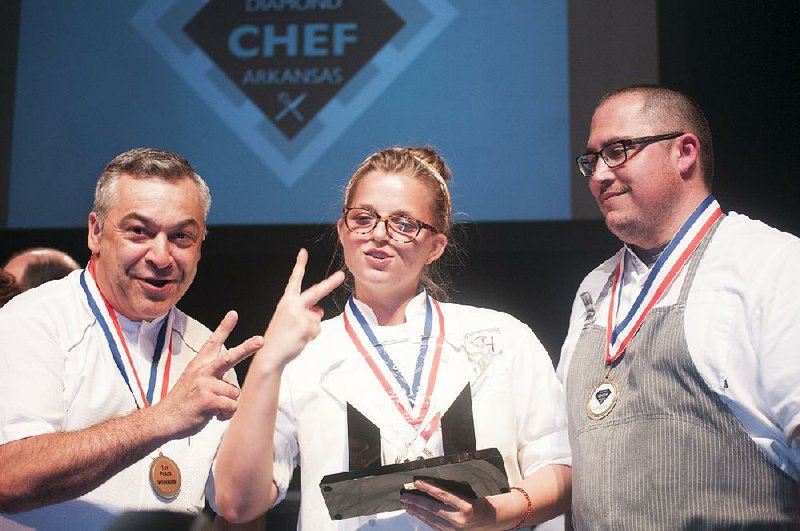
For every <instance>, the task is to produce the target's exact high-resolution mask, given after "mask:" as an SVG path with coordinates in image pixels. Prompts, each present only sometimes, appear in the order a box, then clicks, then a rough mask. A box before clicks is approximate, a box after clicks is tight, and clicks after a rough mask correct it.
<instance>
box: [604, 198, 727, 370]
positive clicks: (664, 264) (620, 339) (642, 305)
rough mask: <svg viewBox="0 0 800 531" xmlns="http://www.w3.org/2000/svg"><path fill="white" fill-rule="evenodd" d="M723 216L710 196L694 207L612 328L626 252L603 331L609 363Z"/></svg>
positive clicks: (616, 275) (618, 270) (618, 269)
mask: <svg viewBox="0 0 800 531" xmlns="http://www.w3.org/2000/svg"><path fill="white" fill-rule="evenodd" d="M722 215H723V214H722V209H721V208H720V206H719V203H717V200H716V199H714V196H713V195H709V196H708V197H706V198H705V199H704V200H703V202H701V203H700V204H699V205H698V206H697V208H696V209H695V210H694V212H693V213H692V215H691V216H689V218H688V219H687V220H686V221H685V222H684V223H683V225H682V226H681V228H680V230H678V233H677V234H676V235H675V238H673V239H672V241H671V242H670V243H669V245H668V246H667V248H666V249H664V252H663V253H661V256H660V257H659V258H658V260H657V261H656V263H655V264H654V265H653V268H652V269H651V270H650V272H649V273H648V275H647V279H646V280H645V283H644V285H642V287H641V289H640V290H639V294H638V296H637V297H636V300H635V301H634V303H633V306H631V308H630V310H628V313H627V315H625V317H624V319H623V320H622V321H621V322H620V323H619V324H617V325H616V326H613V325H614V321H615V314H616V311H615V309H616V306H615V301H616V304H617V305H618V304H619V301H618V300H617V298H618V297H617V290H618V289H620V287H619V284H620V280H621V279H622V274H623V270H624V267H625V253H622V256H621V257H620V260H619V264H617V267H616V270H615V272H614V281H613V284H612V286H611V299H610V302H609V308H608V327H607V332H606V339H607V341H606V362H608V363H611V362H613V361H614V360H616V359H617V358H618V357H619V356H620V355H621V354H622V352H623V351H624V350H625V347H627V346H628V343H629V342H630V340H631V339H633V336H634V335H635V334H636V332H637V331H638V330H639V327H640V326H641V325H642V323H643V322H644V318H645V317H646V316H647V314H648V313H649V312H650V310H651V309H652V308H653V306H655V304H656V303H657V302H658V300H659V299H660V298H661V296H662V295H663V294H664V292H666V290H667V288H668V287H669V285H670V284H671V283H672V281H673V280H674V279H675V277H676V276H677V274H678V272H679V271H680V270H681V268H682V267H683V266H684V264H685V263H686V262H687V261H688V260H689V257H690V256H692V253H693V252H694V250H695V249H696V248H697V246H698V245H700V242H701V241H703V238H704V237H705V235H706V234H708V231H709V230H711V227H713V226H714V223H716V221H717V220H718V219H719V218H720V217H722Z"/></svg>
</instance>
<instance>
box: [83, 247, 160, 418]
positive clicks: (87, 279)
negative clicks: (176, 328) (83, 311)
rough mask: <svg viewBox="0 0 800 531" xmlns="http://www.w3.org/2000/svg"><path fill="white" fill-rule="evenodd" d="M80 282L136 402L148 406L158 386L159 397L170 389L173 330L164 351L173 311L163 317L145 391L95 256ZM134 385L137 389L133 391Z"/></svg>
mask: <svg viewBox="0 0 800 531" xmlns="http://www.w3.org/2000/svg"><path fill="white" fill-rule="evenodd" d="M87 271H88V272H89V274H88V275H87V274H86V272H87ZM80 282H81V287H82V288H83V292H84V294H85V295H86V300H87V301H88V303H89V307H90V308H91V310H92V313H93V314H94V316H95V318H96V319H97V322H98V323H99V324H100V328H101V329H102V330H103V334H104V335H105V337H106V341H107V342H108V346H109V349H110V350H111V355H112V357H113V358H114V363H115V364H116V366H117V369H118V370H119V373H120V375H121V376H122V379H123V380H125V384H126V385H127V386H128V389H129V390H130V392H131V395H132V396H133V399H134V400H135V401H136V406H137V407H139V408H145V407H148V406H150V405H151V404H153V403H154V402H153V396H154V395H155V390H156V389H159V390H160V391H159V394H160V396H159V400H160V399H162V398H164V397H165V396H166V395H167V393H168V392H169V374H170V368H171V365H172V333H170V334H169V344H168V346H167V348H166V351H167V353H166V356H165V355H163V352H164V346H165V345H164V344H165V343H166V341H165V339H166V334H167V331H170V332H171V331H172V322H173V320H174V317H173V312H172V311H171V310H170V312H169V315H167V317H166V318H165V319H164V324H163V325H162V326H161V329H160V330H159V332H158V337H157V338H156V345H155V349H154V352H153V360H152V362H151V365H150V375H149V380H148V385H147V391H145V390H144V388H143V387H142V381H141V379H140V378H139V374H138V372H137V371H136V366H135V365H134V364H133V358H132V357H131V353H130V351H129V350H128V344H127V342H126V341H125V335H124V334H123V333H122V328H121V327H120V325H119V320H118V319H117V314H116V312H115V311H114V308H112V307H111V304H109V302H108V301H107V300H106V298H105V297H104V296H103V294H102V293H101V292H100V287H99V286H98V285H97V279H96V278H95V272H94V261H93V260H90V261H89V265H88V266H87V267H86V269H84V270H83V272H82V273H81V277H80ZM134 386H135V387H136V390H137V391H138V393H137V392H134Z"/></svg>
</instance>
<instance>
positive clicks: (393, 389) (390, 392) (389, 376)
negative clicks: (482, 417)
mask: <svg viewBox="0 0 800 531" xmlns="http://www.w3.org/2000/svg"><path fill="white" fill-rule="evenodd" d="M426 305H428V306H427V310H428V312H430V310H431V307H432V308H433V309H435V310H436V316H437V320H438V328H439V330H438V335H437V337H436V346H435V348H434V352H433V359H432V360H431V363H430V370H429V373H428V378H427V385H426V387H425V393H424V394H423V396H422V400H421V401H420V400H416V398H417V397H416V395H417V389H418V387H419V385H420V382H421V380H422V377H421V373H422V369H423V367H424V365H425V363H424V362H425V353H426V351H427V350H428V335H429V334H430V330H431V329H432V325H431V323H430V313H428V316H427V317H426V327H425V328H426V333H425V334H424V335H423V337H422V342H421V345H420V357H419V358H418V360H417V370H416V371H415V378H414V380H415V382H414V389H413V390H411V389H408V385H407V384H406V385H405V387H403V386H402V385H401V384H400V382H401V378H402V376H400V378H398V377H397V376H398V373H397V370H396V368H395V367H394V364H393V362H392V361H391V358H388V356H386V355H385V351H384V352H381V351H382V350H383V349H382V346H381V345H380V343H379V342H378V341H377V339H376V338H375V336H374V333H372V330H371V329H370V327H369V324H368V323H367V322H366V320H365V319H364V318H363V316H362V315H361V312H359V311H358V308H357V307H356V305H355V303H354V302H353V301H352V299H351V301H350V304H348V305H347V306H346V307H345V311H344V313H343V318H344V327H345V330H346V331H347V334H348V335H349V336H350V339H351V340H352V342H353V345H355V347H356V350H358V352H359V353H360V354H361V356H362V357H363V358H364V361H366V363H367V365H368V366H369V368H370V369H371V370H372V373H373V374H374V375H375V378H376V379H377V380H378V382H379V383H380V385H381V387H383V390H384V391H385V392H386V395H387V396H388V397H389V399H390V400H391V401H392V402H393V403H394V405H395V407H396V408H397V410H398V411H399V412H400V414H401V415H402V416H403V418H404V419H405V420H406V422H407V423H408V424H409V425H411V426H412V427H415V429H418V426H419V425H420V424H422V421H423V420H425V416H426V415H427V413H428V409H429V408H430V404H431V395H432V394H433V390H434V388H435V386H436V376H437V374H438V370H439V362H440V361H441V357H442V346H443V344H444V316H443V315H442V309H441V307H440V306H439V303H438V302H437V301H436V300H435V299H433V298H431V297H429V296H427V295H426ZM350 314H352V316H350ZM351 318H352V319H354V320H355V321H356V322H358V323H359V324H360V331H357V330H356V329H355V328H354V327H353V326H352V324H351ZM359 332H360V333H359ZM360 335H361V336H363V339H364V340H362V338H361V337H359V336H360ZM365 344H367V345H370V346H371V347H372V349H368V348H366V347H365ZM373 350H374V351H375V353H374V354H373V352H372V351H373ZM387 358H388V361H387ZM392 382H395V385H393V384H392ZM402 382H405V380H404V379H402ZM397 387H400V389H399V391H401V392H400V393H399V392H398V389H397ZM407 390H408V391H409V392H411V393H412V394H413V395H414V396H413V397H412V396H409V395H408V394H407V392H406V391H407ZM400 394H402V395H403V396H405V397H406V398H407V401H408V403H409V406H411V407H410V410H409V408H406V406H405V404H404V403H403V401H402V400H401V399H400ZM413 411H418V413H417V414H416V415H412V412H413ZM439 418H440V415H438V414H437V415H436V417H435V418H434V419H433V420H432V421H431V422H430V423H429V424H428V426H427V427H426V428H425V430H424V431H423V432H422V436H423V438H424V439H425V440H427V439H429V438H430V436H431V435H432V434H433V433H434V432H435V431H436V429H438V425H439V422H438V421H439Z"/></svg>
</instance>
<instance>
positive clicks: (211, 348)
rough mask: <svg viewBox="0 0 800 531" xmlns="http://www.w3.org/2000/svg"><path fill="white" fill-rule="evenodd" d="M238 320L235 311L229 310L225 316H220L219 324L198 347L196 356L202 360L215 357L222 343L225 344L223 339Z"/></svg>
mask: <svg viewBox="0 0 800 531" xmlns="http://www.w3.org/2000/svg"><path fill="white" fill-rule="evenodd" d="M238 320H239V314H237V313H236V312H235V311H233V310H231V311H229V312H228V313H226V314H225V317H223V318H222V321H220V323H219V326H217V329H216V330H214V331H213V332H212V333H211V335H210V336H208V339H206V342H205V344H204V345H203V347H202V348H201V349H200V354H198V356H197V357H198V358H199V359H200V360H202V361H204V362H208V361H210V360H212V359H214V358H216V357H217V355H218V354H219V351H220V349H222V345H224V344H225V341H226V340H227V339H228V336H229V335H230V334H231V331H232V330H233V328H234V327H235V326H236V322H237V321H238Z"/></svg>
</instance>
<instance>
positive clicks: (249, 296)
mask: <svg viewBox="0 0 800 531" xmlns="http://www.w3.org/2000/svg"><path fill="white" fill-rule="evenodd" d="M598 4H601V5H598V6H595V7H594V8H595V9H597V10H598V13H597V17H594V15H593V16H592V17H587V16H586V14H585V13H580V12H576V11H574V10H573V8H574V5H575V4H574V3H571V4H570V6H571V7H570V9H571V11H570V31H571V32H573V31H581V32H615V31H626V28H619V27H615V26H613V24H608V20H607V18H603V17H604V16H606V17H608V16H610V15H613V12H610V11H612V10H613V9H616V8H619V7H620V6H617V5H616V4H617V3H616V2H600V3H598ZM621 4H624V3H621ZM623 7H624V6H623ZM656 9H657V20H658V23H657V29H658V38H657V42H658V64H659V79H658V80H659V81H660V82H661V83H663V84H665V85H668V86H672V87H675V88H679V89H682V90H685V91H687V92H688V93H690V94H691V95H693V96H694V97H695V98H696V99H697V100H698V102H699V103H700V105H701V106H702V107H703V109H704V110H705V112H706V115H707V118H708V120H709V122H710V125H711V129H712V132H713V135H714V145H715V148H716V161H717V164H716V178H715V195H716V196H717V199H718V200H719V201H720V204H721V205H722V207H723V209H724V210H725V211H729V210H735V211H737V212H741V213H744V214H747V215H749V216H750V217H753V218H757V219H761V220H763V221H765V222H767V223H768V224H770V225H773V226H775V227H777V228H779V229H781V230H785V231H789V232H792V233H794V234H800V212H798V204H797V203H798V199H800V194H798V192H799V191H800V187H799V186H798V183H797V180H798V176H797V166H798V164H797V161H798V159H800V155H798V153H797V150H798V133H797V128H798V123H799V122H800V120H799V119H800V112H798V110H800V109H799V107H800V104H798V97H799V96H798V93H800V90H799V89H800V83H799V82H798V81H800V44H798V43H799V42H800V29H798V28H800V24H798V20H800V2H797V1H796V0H787V1H770V2H760V3H754V2H744V1H699V0H669V1H660V2H656ZM15 17H16V18H15ZM17 20H18V5H17V3H16V2H5V3H4V7H2V8H0V66H2V69H3V70H2V71H3V72H4V73H5V75H3V76H2V79H0V91H2V92H0V94H2V101H0V113H2V114H3V115H5V116H6V117H7V116H10V115H11V110H12V109H13V90H12V89H13V87H14V84H13V80H14V75H13V74H14V70H15V47H16V31H17V29H16V21H17ZM588 36H589V38H591V35H588ZM571 42H572V35H571ZM593 54H594V55H592V56H587V55H580V54H578V53H577V52H576V53H573V52H572V51H571V54H570V60H571V65H570V73H571V75H578V74H580V75H584V76H587V75H588V76H592V77H596V78H600V79H602V78H604V76H607V77H614V78H615V79H616V77H618V76H614V75H612V74H614V72H610V71H609V69H608V67H607V66H606V67H602V65H603V64H606V65H608V64H612V65H616V66H617V68H618V69H620V70H622V71H624V69H625V63H626V61H627V60H628V54H627V53H626V50H625V49H624V48H617V49H613V50H604V49H597V50H594V51H593ZM595 59H597V60H595ZM600 59H602V61H601V60H600ZM604 61H605V62H604ZM576 73H577V74H576ZM639 81H653V80H639V79H631V80H629V81H628V82H629V83H634V82H639ZM601 84H602V83H601ZM607 88H608V89H611V88H616V86H610V87H607ZM573 92H574V91H573ZM600 95H601V93H598V94H596V96H595V97H594V99H595V100H596V98H597V97H599V96H600ZM583 104H584V105H585V102H583ZM0 127H1V128H0V140H1V142H0V164H2V166H3V169H4V171H2V172H0V193H3V194H5V190H6V188H7V182H4V181H3V180H2V179H3V178H7V174H8V164H9V160H8V154H9V146H10V131H11V129H10V127H11V123H10V120H7V119H5V118H4V119H3V120H0ZM578 127H582V128H583V129H582V130H579V132H581V133H582V134H583V136H581V138H584V139H585V131H588V121H587V122H586V123H584V124H581V125H578ZM582 147H583V146H580V145H579V146H573V150H578V151H580V150H581V149H582ZM576 175H577V171H576ZM456 178H457V176H456ZM575 178H576V179H577V178H579V177H575ZM576 194H577V195H580V194H583V196H582V197H579V198H578V201H583V202H584V204H585V202H586V200H587V197H586V195H587V192H585V191H583V192H581V191H580V189H578V190H577V191H576ZM0 201H2V202H6V201H7V195H2V196H0ZM0 206H2V205H0ZM456 208H457V205H456ZM4 210H5V209H4V208H0V211H4ZM331 234H332V232H331V230H330V228H329V227H325V226H304V225H302V226H298V225H293V226H247V227H232V226H225V227H210V234H209V237H208V239H207V240H206V242H205V244H204V246H203V259H202V261H201V265H200V270H199V272H198V275H197V278H196V280H195V283H194V286H193V287H192V288H191V289H190V290H189V293H188V294H187V295H186V297H184V299H183V300H182V301H181V303H180V306H181V308H182V309H183V310H184V311H186V312H187V313H189V314H190V315H192V316H194V317H196V318H198V319H199V320H200V321H201V322H203V323H205V324H207V325H209V326H210V327H213V326H214V325H215V324H216V323H218V322H219V320H220V319H221V317H222V316H223V315H224V313H225V311H226V310H228V309H231V308H233V309H236V310H238V311H239V312H240V314H241V320H240V324H239V326H238V327H237V329H236V330H235V331H234V334H233V337H232V339H231V340H230V341H229V344H235V343H237V342H238V341H240V340H241V339H243V338H244V337H246V336H248V335H251V334H260V333H262V332H263V330H264V326H265V325H266V323H267V320H268V316H269V315H270V314H271V312H272V309H273V308H274V305H275V303H276V302H277V300H278V297H279V296H280V293H281V291H282V289H283V285H284V283H285V280H286V278H287V276H288V274H289V271H290V269H291V266H292V263H293V261H294V256H295V253H296V252H297V249H298V248H299V247H300V246H305V247H307V248H309V250H310V251H311V262H310V268H309V273H308V274H307V278H308V279H311V280H317V279H320V278H321V277H322V275H323V274H324V273H325V271H327V270H328V267H329V263H330V257H331V255H332V250H333V242H334V240H333V238H332V237H331ZM461 243H462V247H463V248H464V250H465V251H466V258H465V265H464V267H460V268H457V269H454V270H453V271H452V273H451V276H452V281H453V285H454V289H453V290H452V300H454V301H456V302H461V303H467V304H475V305H480V306H485V307H491V308H495V309H498V310H503V311H507V312H509V313H511V314H513V315H515V316H516V317H518V318H519V319H521V320H522V321H524V322H526V323H528V324H529V325H530V326H531V328H533V330H534V331H535V332H536V334H537V335H538V336H539V338H540V339H541V340H542V342H543V343H544V345H545V347H546V348H547V349H548V351H549V352H550V353H551V356H552V357H553V358H554V360H557V358H558V353H559V349H560V345H561V342H562V340H563V338H564V335H565V334H566V330H567V322H568V318H569V312H570V307H571V303H572V299H573V296H574V293H575V290H576V288H577V286H578V284H579V283H580V281H581V279H582V278H583V276H584V275H585V274H586V273H587V272H588V271H590V270H591V269H592V268H593V267H594V266H596V265H597V264H599V263H600V262H601V261H602V260H604V259H606V258H607V257H609V256H610V255H611V254H612V253H613V252H614V251H615V250H616V249H617V247H618V245H619V244H618V242H617V241H615V239H614V238H613V237H612V236H611V235H610V234H609V233H608V232H607V231H606V229H605V227H604V225H603V223H602V221H601V220H599V219H586V220H577V221H570V222H538V223H480V224H474V225H470V226H466V227H465V229H464V231H463V238H462V242H461ZM30 246H54V247H58V248H60V249H63V250H65V251H67V252H69V253H71V254H72V255H73V256H75V257H76V258H77V259H78V260H79V261H85V260H86V259H87V258H88V251H87V248H86V231H85V229H58V230H7V229H6V230H0V260H5V258H7V257H8V255H10V254H11V253H12V252H13V251H15V250H18V249H21V248H25V247H30ZM328 306H329V310H330V311H333V310H331V309H330V305H328ZM244 368H245V367H244V366H243V367H242V368H241V372H242V373H243V372H244ZM288 509H289V508H288V507H287V510H288Z"/></svg>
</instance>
